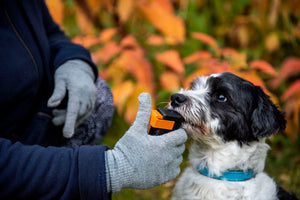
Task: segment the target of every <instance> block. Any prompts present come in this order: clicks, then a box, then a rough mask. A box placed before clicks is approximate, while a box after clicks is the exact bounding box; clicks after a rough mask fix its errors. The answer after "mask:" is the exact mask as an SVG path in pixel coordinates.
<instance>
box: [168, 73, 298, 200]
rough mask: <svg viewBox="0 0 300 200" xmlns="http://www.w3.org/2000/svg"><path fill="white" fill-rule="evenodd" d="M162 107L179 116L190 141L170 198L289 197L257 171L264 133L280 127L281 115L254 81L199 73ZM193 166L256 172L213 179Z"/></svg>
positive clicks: (212, 170)
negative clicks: (245, 176) (242, 178)
mask: <svg viewBox="0 0 300 200" xmlns="http://www.w3.org/2000/svg"><path fill="white" fill-rule="evenodd" d="M167 107H168V108H169V109H173V110H176V111H178V112H179V113H180V114H181V115H182V116H183V117H184V119H185V123H184V124H183V128H184V129H185V130H186V131H187V133H188V135H189V137H190V138H191V140H192V141H193V143H192V144H191V146H190V150H189V160H190V164H191V166H190V167H188V168H186V169H185V171H184V172H183V174H182V176H181V177H180V178H179V180H178V182H177V183H176V186H175V188H174V191H173V197H172V200H196V199H197V200H200V199H201V200H202V199H208V200H224V199H232V200H256V199H257V200H258V199H261V200H268V199H270V200H275V199H289V198H291V199H293V198H295V197H293V196H290V194H289V193H287V192H285V191H284V190H283V189H282V188H280V187H279V186H277V184H276V183H275V182H274V181H273V179H271V178H270V177H269V176H268V175H267V174H266V173H264V172H263V170H264V166H265V158H266V155H267V151H268V149H269V146H268V145H267V144H266V143H265V139H266V138H267V137H269V136H271V135H273V134H276V133H277V132H279V131H282V130H284V129H285V126H286V120H285V119H284V114H283V113H282V112H280V111H279V110H278V109H277V107H276V106H275V105H274V104H273V103H272V101H271V100H270V99H269V97H268V96H267V95H266V94H265V93H264V92H263V90H262V89H261V88H260V87H258V86H254V85H253V84H252V83H250V82H249V81H246V80H244V79H242V78H240V77H238V76H236V75H234V74H231V73H228V72H226V73H220V74H213V75H211V76H200V77H197V78H196V79H195V80H194V81H193V82H192V83H191V86H190V89H189V90H183V89H182V90H180V91H179V92H178V93H176V94H174V95H172V97H171V101H170V103H169V105H168V106H167ZM197 166H200V167H205V166H206V167H208V168H209V171H210V173H212V174H215V175H217V176H219V175H221V174H222V173H223V172H225V171H228V170H244V171H246V170H248V169H251V170H253V171H254V173H255V174H256V175H255V177H254V178H252V179H249V180H246V181H225V180H217V179H214V178H210V177H207V176H204V175H202V174H200V173H199V172H198V171H197V170H196V167H197ZM295 199H296V198H295Z"/></svg>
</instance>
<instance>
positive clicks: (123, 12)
mask: <svg viewBox="0 0 300 200" xmlns="http://www.w3.org/2000/svg"><path fill="white" fill-rule="evenodd" d="M134 6H135V1H134V0H118V1H117V13H118V16H119V18H120V20H121V22H126V21H127V19H128V18H129V16H130V14H131V13H132V11H133V9H134Z"/></svg>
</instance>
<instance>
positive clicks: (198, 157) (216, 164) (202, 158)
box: [189, 140, 269, 175]
mask: <svg viewBox="0 0 300 200" xmlns="http://www.w3.org/2000/svg"><path fill="white" fill-rule="evenodd" d="M268 149H269V146H268V145H267V144H266V143H265V140H260V141H259V142H252V143H250V144H249V145H243V146H240V145H239V144H238V143H237V142H234V141H232V142H226V143H222V144H220V143H219V144H217V143H216V144H206V145H205V144H200V143H197V142H194V143H193V144H192V145H191V147H190V151H189V152H190V153H189V160H190V163H191V164H192V166H193V167H194V168H197V167H199V166H200V167H201V166H203V167H208V168H209V170H210V172H211V173H213V174H215V175H221V174H222V173H223V172H225V171H228V170H244V171H246V170H249V169H251V170H253V172H254V173H255V174H257V173H260V172H262V171H263V170H264V166H265V159H266V155H267V151H268Z"/></svg>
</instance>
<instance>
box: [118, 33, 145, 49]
mask: <svg viewBox="0 0 300 200" xmlns="http://www.w3.org/2000/svg"><path fill="white" fill-rule="evenodd" d="M121 47H122V49H132V50H137V49H141V46H140V45H139V43H138V42H137V41H136V39H135V38H134V37H133V36H132V35H128V36H126V37H125V38H123V40H122V41H121Z"/></svg>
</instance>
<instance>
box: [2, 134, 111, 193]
mask: <svg viewBox="0 0 300 200" xmlns="http://www.w3.org/2000/svg"><path fill="white" fill-rule="evenodd" d="M106 149H107V147H106V146H104V145H100V146H81V147H78V148H75V149H70V148H64V147H60V148H58V147H47V148H44V147H41V146H38V145H33V146H26V145H23V144H21V143H19V142H16V143H14V144H13V143H11V142H10V140H6V139H3V138H0V199H110V198H111V197H110V194H107V189H106V177H105V158H104V151H105V150H106Z"/></svg>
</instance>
